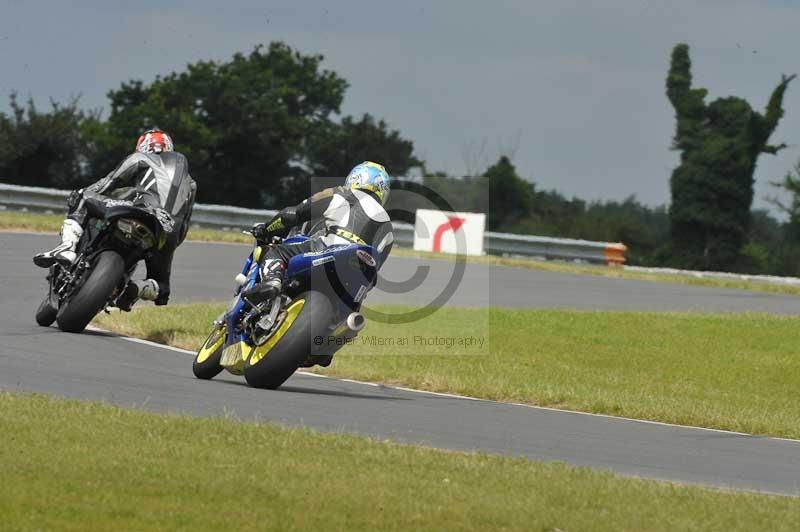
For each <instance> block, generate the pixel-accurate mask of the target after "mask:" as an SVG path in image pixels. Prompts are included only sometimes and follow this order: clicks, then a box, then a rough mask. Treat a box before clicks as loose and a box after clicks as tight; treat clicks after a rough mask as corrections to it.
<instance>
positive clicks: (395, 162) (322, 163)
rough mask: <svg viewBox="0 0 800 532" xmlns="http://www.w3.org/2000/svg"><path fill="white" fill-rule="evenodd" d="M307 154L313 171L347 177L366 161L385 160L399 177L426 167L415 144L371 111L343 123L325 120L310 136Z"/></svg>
mask: <svg viewBox="0 0 800 532" xmlns="http://www.w3.org/2000/svg"><path fill="white" fill-rule="evenodd" d="M306 154H307V157H308V166H309V167H310V169H311V172H312V173H313V174H314V175H318V176H330V177H334V176H335V177H338V176H345V175H347V172H349V171H350V169H351V168H352V167H353V166H354V165H356V164H358V163H360V162H362V161H366V160H372V161H375V162H379V163H381V164H382V165H384V166H385V167H386V169H387V170H388V171H389V174H390V175H396V176H404V175H406V173H407V172H408V171H409V170H410V169H412V168H419V167H421V166H422V161H420V160H419V159H417V158H416V157H415V156H414V144H413V143H412V142H411V141H410V140H406V139H404V138H402V137H401V136H400V132H399V131H397V130H391V129H389V126H388V125H387V124H386V122H385V121H383V120H375V118H373V117H372V116H371V115H370V114H365V115H363V116H362V117H361V118H360V119H359V120H355V119H354V118H353V117H352V116H346V117H344V118H343V119H342V120H341V122H340V123H336V122H333V121H331V120H326V121H324V122H321V123H320V124H318V125H317V127H316V128H314V130H313V132H312V133H311V135H310V137H309V142H308V147H307V151H306Z"/></svg>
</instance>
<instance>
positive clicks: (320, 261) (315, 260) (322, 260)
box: [311, 255, 336, 266]
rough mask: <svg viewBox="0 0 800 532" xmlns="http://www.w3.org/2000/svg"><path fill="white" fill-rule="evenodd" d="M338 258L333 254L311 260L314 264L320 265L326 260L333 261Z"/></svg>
mask: <svg viewBox="0 0 800 532" xmlns="http://www.w3.org/2000/svg"><path fill="white" fill-rule="evenodd" d="M335 259H336V257H334V256H333V255H328V256H327V257H322V258H321V259H314V260H312V261H311V265H312V266H319V265H320V264H325V263H326V262H333V261H334V260H335Z"/></svg>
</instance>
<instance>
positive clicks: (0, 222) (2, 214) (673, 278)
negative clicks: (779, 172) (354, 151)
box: [0, 211, 800, 296]
mask: <svg viewBox="0 0 800 532" xmlns="http://www.w3.org/2000/svg"><path fill="white" fill-rule="evenodd" d="M62 221H63V218H62V217H61V216H57V215H50V214H29V213H18V212H10V211H0V230H6V231H13V230H24V231H39V232H48V233H50V232H53V233H54V232H58V230H59V229H60V227H61V222H62ZM187 239H189V240H194V241H199V242H229V243H239V244H252V242H253V239H252V238H251V237H250V236H249V235H245V234H242V233H239V232H236V231H221V230H217V229H197V228H195V229H190V230H189V234H188V236H187ZM392 256H393V257H406V258H419V259H430V260H455V256H454V255H447V254H439V253H428V252H424V251H414V250H412V249H408V248H399V247H396V248H394V249H393V250H392ZM466 261H467V262H468V263H475V264H490V265H494V266H510V267H515V268H527V269H531V270H539V271H550V272H558V273H571V274H576V275H593V276H597V277H609V278H612V279H635V280H639V281H652V282H660V283H677V284H688V285H695V286H709V287H714V288H731V289H737V290H750V291H754V292H767V293H773V294H788V295H796V296H800V286H792V285H778V284H768V283H763V282H757V281H742V280H736V279H708V278H699V277H688V276H683V275H672V274H662V273H644V272H633V271H626V270H624V269H622V268H615V267H605V266H593V265H589V264H574V263H568V262H560V261H546V260H536V259H527V258H511V257H497V256H493V255H486V256H482V257H467V258H466Z"/></svg>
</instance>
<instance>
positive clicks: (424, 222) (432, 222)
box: [414, 209, 486, 255]
mask: <svg viewBox="0 0 800 532" xmlns="http://www.w3.org/2000/svg"><path fill="white" fill-rule="evenodd" d="M485 225H486V215H485V214H483V213H473V212H447V211H434V210H430V209H417V217H416V223H415V224H414V249H415V250H417V251H433V252H436V253H458V254H461V255H483V231H484V227H485Z"/></svg>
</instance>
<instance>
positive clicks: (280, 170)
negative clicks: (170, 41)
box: [84, 42, 347, 206]
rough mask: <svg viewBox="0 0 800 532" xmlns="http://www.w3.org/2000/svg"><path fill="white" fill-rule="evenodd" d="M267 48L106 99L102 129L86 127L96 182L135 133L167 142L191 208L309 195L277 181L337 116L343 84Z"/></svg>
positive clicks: (312, 64) (314, 61) (281, 48)
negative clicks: (191, 182) (157, 134)
mask: <svg viewBox="0 0 800 532" xmlns="http://www.w3.org/2000/svg"><path fill="white" fill-rule="evenodd" d="M322 59H323V58H322V56H321V55H303V54H301V53H299V52H296V51H294V50H292V49H291V48H290V47H289V46H287V45H285V44H283V43H280V42H273V43H272V44H270V45H269V47H268V48H266V49H265V48H263V47H261V46H257V47H256V48H255V49H254V50H253V51H252V52H251V53H250V54H248V55H244V54H241V53H237V54H235V55H234V56H233V58H232V59H231V60H230V61H228V62H215V61H199V62H197V63H193V64H190V65H188V66H187V69H186V70H185V71H184V72H180V73H172V74H169V75H168V76H165V77H158V78H156V80H155V81H153V82H152V83H150V84H145V83H143V82H142V81H136V80H133V81H130V82H127V83H123V84H122V86H121V87H120V88H119V89H118V90H116V91H111V92H110V93H109V98H110V100H111V113H110V115H109V117H108V120H107V122H104V123H103V122H100V121H99V120H97V121H94V122H90V123H88V124H86V125H85V127H84V132H85V133H86V135H87V137H89V138H90V141H91V142H90V148H91V168H92V171H93V172H94V173H95V174H98V175H99V174H101V173H103V172H107V171H108V169H109V167H113V165H114V164H116V163H117V161H119V159H120V158H122V157H123V156H124V155H125V154H127V153H129V152H130V151H131V150H132V149H133V143H134V142H135V139H136V137H137V135H139V133H140V132H141V131H142V130H143V129H146V128H149V127H154V126H158V127H161V128H163V129H164V130H166V131H168V132H169V133H171V134H172V136H173V138H174V140H175V144H176V149H178V150H180V151H182V152H184V153H185V154H186V155H187V157H188V159H189V163H190V170H191V172H192V175H193V176H194V177H195V179H196V180H197V183H198V201H200V202H206V203H227V204H238V205H244V206H262V205H264V204H265V202H267V203H268V202H270V201H271V202H273V203H276V204H280V203H289V202H292V201H297V200H299V199H300V198H302V197H304V196H305V195H306V194H307V192H308V191H307V190H305V189H304V187H303V186H293V184H292V183H287V182H286V181H285V180H282V178H284V177H286V176H292V175H300V174H302V173H303V171H302V166H301V163H302V161H303V159H304V157H303V145H304V142H305V139H306V138H307V137H308V135H309V133H310V132H311V131H312V130H313V129H314V128H315V127H316V126H317V125H318V124H319V123H320V122H321V121H325V120H326V119H327V118H328V117H329V116H330V115H331V114H332V113H336V112H338V111H339V106H340V105H341V102H342V99H343V97H344V92H345V90H346V88H347V82H346V81H345V80H344V79H342V78H341V77H339V76H338V75H337V74H335V73H334V72H331V71H329V70H323V69H321V67H320V64H321V62H322Z"/></svg>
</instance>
